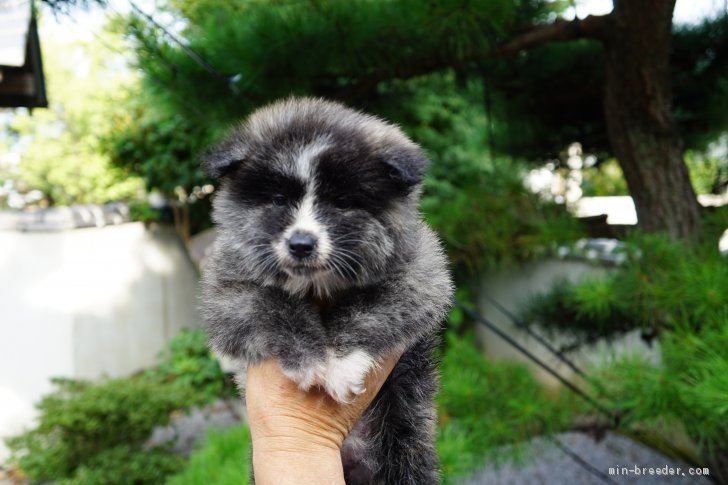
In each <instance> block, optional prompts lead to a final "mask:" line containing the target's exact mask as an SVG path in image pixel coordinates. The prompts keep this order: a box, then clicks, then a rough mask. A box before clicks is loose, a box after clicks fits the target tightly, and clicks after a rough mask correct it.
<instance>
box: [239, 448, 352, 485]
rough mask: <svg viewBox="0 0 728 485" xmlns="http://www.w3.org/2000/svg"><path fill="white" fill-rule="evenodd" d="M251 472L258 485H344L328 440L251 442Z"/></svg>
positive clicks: (336, 454) (338, 456) (337, 458)
mask: <svg viewBox="0 0 728 485" xmlns="http://www.w3.org/2000/svg"><path fill="white" fill-rule="evenodd" d="M253 471H254V475H255V482H256V483H257V484H260V485H269V484H270V485H273V484H275V485H288V484H291V485H293V484H295V485H309V484H310V485H314V484H315V485H318V484H332V485H334V484H336V485H340V484H343V483H344V469H343V466H342V463H341V452H340V450H339V447H338V446H335V445H332V444H331V442H329V440H327V439H326V440H311V439H308V440H301V439H298V438H292V437H290V436H266V437H263V438H259V439H253Z"/></svg>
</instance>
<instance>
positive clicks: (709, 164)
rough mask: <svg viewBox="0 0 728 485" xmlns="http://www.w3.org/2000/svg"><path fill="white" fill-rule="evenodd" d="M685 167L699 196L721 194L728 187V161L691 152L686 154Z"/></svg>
mask: <svg viewBox="0 0 728 485" xmlns="http://www.w3.org/2000/svg"><path fill="white" fill-rule="evenodd" d="M685 165H687V167H688V170H689V171H690V180H691V181H692V183H693V188H694V189H695V192H696V193H698V194H719V193H721V192H723V190H724V189H725V188H726V187H727V186H728V159H726V158H725V157H722V158H721V157H709V156H705V155H703V154H701V153H698V152H695V151H690V152H686V153H685Z"/></svg>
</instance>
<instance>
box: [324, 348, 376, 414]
mask: <svg viewBox="0 0 728 485" xmlns="http://www.w3.org/2000/svg"><path fill="white" fill-rule="evenodd" d="M374 365H375V362H374V359H372V357H371V356H370V355H369V354H367V353H366V352H364V351H363V350H355V351H354V352H352V353H350V354H348V355H345V356H344V357H335V356H334V355H333V353H332V354H330V355H329V358H328V359H327V361H326V372H325V375H324V387H325V388H326V392H327V393H328V394H329V395H330V396H331V397H333V398H334V399H336V400H337V401H338V402H341V403H347V402H349V401H351V400H352V399H353V398H354V397H355V396H357V395H359V394H361V393H363V392H364V391H365V390H366V389H365V388H364V379H365V378H366V376H367V374H368V373H369V370H370V369H371V368H372V367H373V366H374Z"/></svg>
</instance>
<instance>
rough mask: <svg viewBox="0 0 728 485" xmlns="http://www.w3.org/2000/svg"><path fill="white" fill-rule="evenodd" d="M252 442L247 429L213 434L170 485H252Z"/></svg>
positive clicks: (172, 479) (211, 431) (243, 427)
mask: <svg viewBox="0 0 728 485" xmlns="http://www.w3.org/2000/svg"><path fill="white" fill-rule="evenodd" d="M250 455H251V442H250V431H249V430H248V427H247V426H245V425H240V426H235V427H233V428H229V429H227V430H224V431H217V430H210V431H208V433H207V437H206V440H205V441H204V443H203V445H202V446H201V447H200V448H198V449H197V450H195V451H194V452H193V453H192V456H191V457H190V460H189V462H188V463H187V464H186V465H185V468H184V469H183V470H182V471H181V472H180V473H179V474H177V475H175V476H173V477H170V478H169V480H167V484H168V485H207V484H208V483H214V484H216V485H246V484H248V483H250V477H251V475H252V473H251V470H250Z"/></svg>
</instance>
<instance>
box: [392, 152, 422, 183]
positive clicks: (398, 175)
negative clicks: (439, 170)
mask: <svg viewBox="0 0 728 485" xmlns="http://www.w3.org/2000/svg"><path fill="white" fill-rule="evenodd" d="M384 163H385V164H386V165H387V166H388V167H389V170H390V172H389V175H390V177H391V178H392V179H394V180H395V181H397V182H398V183H399V184H401V185H402V186H403V187H404V188H406V189H407V190H409V189H411V188H412V187H414V186H415V185H417V184H419V183H421V182H422V179H423V178H424V177H425V168H426V167H427V157H426V156H425V154H424V153H423V152H422V150H421V149H420V148H416V149H411V150H401V151H397V152H394V153H392V154H390V155H389V156H386V157H384Z"/></svg>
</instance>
